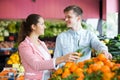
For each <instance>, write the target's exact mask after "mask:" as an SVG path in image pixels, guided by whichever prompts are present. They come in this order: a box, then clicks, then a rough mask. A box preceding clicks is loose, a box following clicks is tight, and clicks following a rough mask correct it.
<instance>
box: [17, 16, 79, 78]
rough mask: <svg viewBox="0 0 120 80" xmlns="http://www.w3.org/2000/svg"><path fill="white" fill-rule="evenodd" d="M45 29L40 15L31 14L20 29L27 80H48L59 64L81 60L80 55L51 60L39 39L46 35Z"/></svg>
mask: <svg viewBox="0 0 120 80" xmlns="http://www.w3.org/2000/svg"><path fill="white" fill-rule="evenodd" d="M45 27H46V26H45V24H44V19H43V18H42V17H41V16H40V15H38V14H30V15H29V16H28V17H27V19H26V21H25V22H23V26H22V27H21V29H20V33H19V39H18V40H19V41H18V42H19V46H18V50H19V54H20V58H21V62H22V65H23V66H24V69H25V80H48V78H49V77H50V70H51V69H55V66H56V65H57V64H60V63H62V62H67V61H74V60H76V59H78V58H79V57H78V56H76V55H77V54H78V53H70V54H67V55H65V56H62V57H58V58H51V56H50V54H49V51H48V48H47V47H46V45H45V43H44V42H43V41H41V40H39V38H38V37H39V36H40V35H43V34H44V29H45ZM75 54H76V55H75Z"/></svg>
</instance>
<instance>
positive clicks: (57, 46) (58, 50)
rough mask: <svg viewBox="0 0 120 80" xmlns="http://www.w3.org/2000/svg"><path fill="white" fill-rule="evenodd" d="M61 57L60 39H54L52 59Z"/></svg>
mask: <svg viewBox="0 0 120 80" xmlns="http://www.w3.org/2000/svg"><path fill="white" fill-rule="evenodd" d="M60 56H62V46H61V38H60V37H59V36H58V37H57V38H56V43H55V50H54V54H53V57H54V58H57V57H60Z"/></svg>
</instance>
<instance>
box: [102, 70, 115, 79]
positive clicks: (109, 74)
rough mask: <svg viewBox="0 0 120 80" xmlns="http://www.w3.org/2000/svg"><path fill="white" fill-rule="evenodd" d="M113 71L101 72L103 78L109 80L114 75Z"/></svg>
mask: <svg viewBox="0 0 120 80" xmlns="http://www.w3.org/2000/svg"><path fill="white" fill-rule="evenodd" d="M114 75H115V73H114V72H107V73H103V80H111V79H112V78H113V77H114Z"/></svg>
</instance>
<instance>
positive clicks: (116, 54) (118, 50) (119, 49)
mask: <svg viewBox="0 0 120 80" xmlns="http://www.w3.org/2000/svg"><path fill="white" fill-rule="evenodd" d="M106 45H107V46H108V50H109V52H110V53H111V54H112V55H113V59H114V61H116V62H120V34H118V35H117V36H116V37H114V38H113V39H109V42H108V43H107V44H106Z"/></svg>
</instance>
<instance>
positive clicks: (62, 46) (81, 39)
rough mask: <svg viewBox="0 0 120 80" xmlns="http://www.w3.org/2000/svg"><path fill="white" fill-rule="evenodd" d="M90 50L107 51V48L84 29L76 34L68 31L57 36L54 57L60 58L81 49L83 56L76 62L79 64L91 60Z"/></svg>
mask: <svg viewBox="0 0 120 80" xmlns="http://www.w3.org/2000/svg"><path fill="white" fill-rule="evenodd" d="M92 48H94V49H95V50H97V51H99V52H100V51H103V50H105V51H108V48H107V46H105V44H103V43H102V42H101V41H100V40H99V39H98V37H97V36H96V35H95V34H94V33H92V32H90V31H88V30H84V29H81V30H79V31H77V32H75V31H73V30H71V29H69V30H68V31H66V32H62V33H61V34H59V35H58V36H57V38H56V45H55V50H54V57H55V58H56V57H60V56H63V55H66V54H68V53H70V52H75V51H76V50H78V49H83V50H82V53H84V56H82V57H80V59H79V60H78V61H77V62H80V61H84V60H87V59H90V58H91V49H92Z"/></svg>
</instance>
